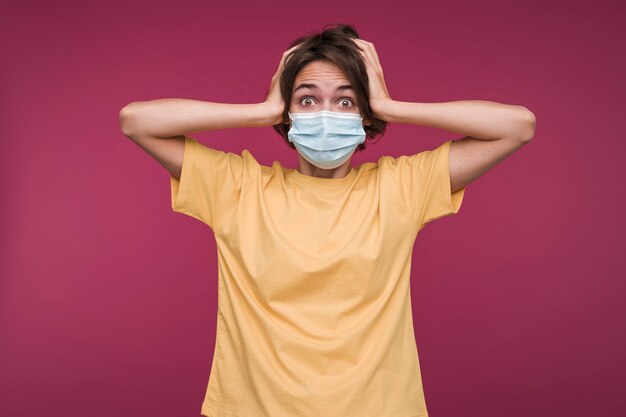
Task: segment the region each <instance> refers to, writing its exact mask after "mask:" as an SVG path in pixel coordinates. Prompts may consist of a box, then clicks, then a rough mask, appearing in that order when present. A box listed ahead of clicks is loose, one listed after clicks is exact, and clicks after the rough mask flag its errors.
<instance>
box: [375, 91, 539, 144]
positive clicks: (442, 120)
mask: <svg viewBox="0 0 626 417" xmlns="http://www.w3.org/2000/svg"><path fill="white" fill-rule="evenodd" d="M383 112H384V114H383V115H382V117H383V118H384V119H385V120H386V121H388V122H392V123H393V122H395V123H409V124H417V125H422V126H429V127H434V128H439V129H444V130H448V131H451V132H455V133H459V134H462V135H467V136H471V137H474V138H476V139H482V140H494V139H501V138H505V137H518V138H523V139H530V138H531V137H532V136H533V135H534V131H535V116H534V114H533V113H532V112H531V111H530V110H528V109H527V108H526V107H523V106H517V105H510V104H501V103H496V102H493V101H484V100H459V101H451V102H445V103H411V102H403V101H396V100H392V101H390V102H388V103H385V107H384V110H383Z"/></svg>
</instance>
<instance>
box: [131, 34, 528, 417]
mask: <svg viewBox="0 0 626 417" xmlns="http://www.w3.org/2000/svg"><path fill="white" fill-rule="evenodd" d="M120 121H121V127H122V131H123V133H124V134H125V135H126V136H127V137H129V138H130V139H131V140H132V141H133V142H135V143H136V144H137V145H139V146H140V147H141V148H142V149H144V150H145V151H146V152H147V153H148V154H150V155H151V156H152V157H154V158H155V159H156V160H157V161H158V162H159V163H160V164H161V165H163V167H165V169H167V170H168V171H169V173H170V174H171V175H170V184H171V201H172V208H173V210H174V211H177V212H180V213H184V214H187V215H189V216H192V217H194V218H196V219H198V220H200V221H201V222H203V223H205V224H206V225H208V226H209V227H211V228H212V229H213V231H214V235H215V239H216V243H217V249H218V272H219V291H218V323H217V340H216V347H215V353H214V356H213V364H212V370H211V375H210V378H209V384H208V387H207V391H206V397H205V399H204V402H203V404H202V408H201V413H202V415H204V416H211V417H234V416H237V417H266V416H271V417H291V416H294V417H295V416H298V417H326V416H328V417H334V416H342V417H409V416H427V414H428V413H427V409H426V404H425V400H424V393H423V388H422V381H421V374H420V367H419V359H418V355H417V349H416V345H415V338H414V333H413V322H412V316H411V299H410V291H409V288H410V286H409V285H410V279H409V278H410V270H411V254H412V249H413V243H414V241H415V238H416V236H417V234H418V232H419V231H420V230H421V229H422V228H423V227H424V225H425V224H426V223H428V222H430V221H432V220H435V219H437V218H440V217H443V216H447V215H450V214H454V213H457V212H458V210H459V208H460V206H461V203H462V200H463V196H464V192H465V187H466V185H467V184H468V183H470V182H471V181H473V180H475V179H476V178H478V177H479V176H481V175H482V174H484V173H485V172H487V171H488V170H489V169H490V168H492V167H493V166H494V165H496V164H497V163H498V162H500V161H502V160H503V159H505V158H506V157H507V156H509V155H510V154H512V153H513V152H515V151H516V150H518V149H519V148H521V147H522V146H523V145H524V144H526V143H528V141H529V140H530V139H531V138H532V137H533V135H534V129H535V118H534V115H533V113H532V112H530V111H529V110H528V109H527V108H525V107H522V106H515V105H505V104H499V103H494V102H487V101H455V102H449V103H411V102H400V101H396V100H393V99H392V98H391V97H390V96H389V93H388V91H387V88H386V87H385V81H384V78H383V71H382V68H381V65H380V61H379V59H378V56H377V53H376V49H375V47H374V45H373V44H372V43H371V42H367V41H364V40H361V39H359V38H358V34H357V32H356V30H355V29H354V27H352V26H350V25H338V26H337V27H330V28H325V30H324V31H322V32H321V33H318V34H316V35H312V36H309V37H304V38H299V39H297V40H296V41H294V42H293V43H292V44H291V45H290V48H289V49H288V50H287V51H286V52H285V53H284V54H283V57H282V59H281V61H280V64H279V67H278V70H277V72H276V74H275V75H274V77H273V78H272V82H271V86H270V90H269V93H268V95H267V98H266V100H265V101H264V102H262V103H255V104H221V103H212V102H205V101H197V100H184V99H160V100H153V101H149V102H133V103H131V104H129V105H128V106H126V107H125V108H124V109H122V111H121V112H120ZM388 122H392V123H394V122H395V123H411V124H420V125H425V126H431V127H437V128H441V129H447V130H450V131H453V132H457V133H460V134H463V135H465V136H464V137H462V138H460V139H457V140H449V141H446V142H445V143H443V144H442V145H441V146H439V147H438V148H437V149H434V150H428V151H423V152H419V153H416V154H413V155H408V156H401V157H399V158H392V157H389V156H383V157H381V158H379V159H378V161H377V162H367V163H363V164H361V165H359V166H357V167H353V166H352V164H351V160H352V155H353V153H354V152H355V151H361V150H363V149H364V148H365V146H366V140H367V139H373V138H375V137H376V136H378V135H382V134H384V131H385V128H386V125H387V123H388ZM263 126H273V127H274V129H275V130H276V131H277V132H278V133H279V134H280V135H281V136H282V137H283V138H284V140H285V143H286V144H287V145H288V146H290V147H291V148H293V149H294V150H296V153H295V154H296V155H297V157H298V168H297V169H288V168H285V167H284V166H282V164H281V163H280V161H274V162H273V163H272V166H265V165H260V164H259V163H258V162H257V160H256V159H255V158H254V156H253V155H252V154H251V153H250V152H249V151H248V150H244V151H243V152H242V153H241V155H237V154H233V153H230V152H222V151H219V150H217V149H213V148H209V147H207V146H205V145H202V144H201V143H199V142H198V141H197V140H196V139H193V138H191V137H189V136H188V135H189V134H191V133H193V132H199V131H205V130H216V129H226V128H234V127H263Z"/></svg>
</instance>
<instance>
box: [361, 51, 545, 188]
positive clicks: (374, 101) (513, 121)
mask: <svg viewBox="0 0 626 417" xmlns="http://www.w3.org/2000/svg"><path fill="white" fill-rule="evenodd" d="M355 42H356V44H357V46H358V47H359V49H361V54H362V55H363V59H364V60H365V63H366V67H367V74H368V78H369V90H370V92H369V93H370V97H369V102H370V107H371V108H372V110H373V111H374V113H375V114H376V115H377V116H378V117H380V118H381V119H382V120H385V121H387V122H396V123H409V124H417V125H423V126H430V127H436V128H439V129H444V130H450V131H452V132H456V133H459V134H462V135H465V136H464V137H462V138H459V139H456V140H455V141H453V142H452V144H451V146H450V155H449V169H450V187H451V191H452V192H455V191H457V190H459V189H461V188H463V187H465V186H466V185H467V184H469V183H470V182H472V181H474V180H475V179H476V178H478V177H480V176H481V175H483V174H484V173H486V172H487V171H489V170H490V169H491V168H493V167H494V166H495V165H496V164H498V163H499V162H501V161H502V160H504V159H505V158H506V157H508V156H509V155H511V154H512V153H513V152H515V151H517V150H518V149H519V148H521V147H522V146H524V145H525V144H527V143H528V142H529V141H530V140H531V139H532V138H533V136H534V135H535V125H536V120H535V115H534V113H532V112H531V111H530V110H528V109H527V108H526V107H523V106H517V105H510V104H501V103H496V102H492V101H484V100H460V101H452V102H448V103H411V102H403V101H396V100H393V99H391V97H390V95H389V91H387V86H386V85H385V79H384V76H383V70H382V67H381V65H380V60H379V58H378V54H377V53H376V48H375V47H374V44H373V43H371V42H367V41H363V40H361V39H355Z"/></svg>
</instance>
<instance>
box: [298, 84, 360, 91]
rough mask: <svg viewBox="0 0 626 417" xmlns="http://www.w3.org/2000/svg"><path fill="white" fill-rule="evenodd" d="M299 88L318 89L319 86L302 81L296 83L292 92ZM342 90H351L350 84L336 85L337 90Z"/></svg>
mask: <svg viewBox="0 0 626 417" xmlns="http://www.w3.org/2000/svg"><path fill="white" fill-rule="evenodd" d="M301 88H309V89H311V90H319V87H318V86H316V85H315V84H311V83H302V84H300V85H298V86H297V87H296V88H295V90H293V92H294V93H295V92H296V91H298V90H299V89H301ZM344 90H353V91H354V89H353V88H352V86H351V85H350V84H347V85H340V86H339V87H337V91H344Z"/></svg>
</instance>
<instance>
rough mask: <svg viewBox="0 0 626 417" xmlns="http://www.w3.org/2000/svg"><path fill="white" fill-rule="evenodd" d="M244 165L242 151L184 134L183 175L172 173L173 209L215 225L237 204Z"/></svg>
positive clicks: (211, 225)
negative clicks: (224, 148) (207, 143)
mask: <svg viewBox="0 0 626 417" xmlns="http://www.w3.org/2000/svg"><path fill="white" fill-rule="evenodd" d="M243 166H244V164H243V158H242V156H241V155H237V154H234V153H231V152H223V151H220V150H217V149H212V148H209V147H207V146H204V145H203V144H201V143H199V142H198V141H197V140H196V139H193V138H190V137H187V136H185V150H184V156H183V165H182V170H181V175H180V179H177V178H176V177H174V176H173V175H170V189H171V197H172V210H174V211H176V212H179V213H183V214H186V215H188V216H191V217H193V218H195V219H198V220H200V221H201V222H203V223H205V224H206V225H208V226H209V227H211V228H212V229H213V228H214V226H216V225H217V223H219V222H220V221H222V219H224V218H227V217H228V216H229V215H231V214H232V213H233V212H234V211H235V209H236V207H237V204H238V201H239V194H240V192H241V183H242V178H243Z"/></svg>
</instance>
